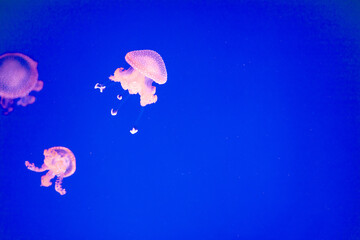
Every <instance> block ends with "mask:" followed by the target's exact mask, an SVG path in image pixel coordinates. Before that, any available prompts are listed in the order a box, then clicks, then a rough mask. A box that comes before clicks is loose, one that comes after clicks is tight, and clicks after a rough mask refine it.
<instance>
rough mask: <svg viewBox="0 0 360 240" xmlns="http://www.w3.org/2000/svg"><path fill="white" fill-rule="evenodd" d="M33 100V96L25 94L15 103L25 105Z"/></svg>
mask: <svg viewBox="0 0 360 240" xmlns="http://www.w3.org/2000/svg"><path fill="white" fill-rule="evenodd" d="M34 102H35V97H34V96H30V95H27V96H25V97H22V98H20V100H19V101H17V103H16V104H17V105H21V106H23V107H26V106H27V105H29V104H33V103H34Z"/></svg>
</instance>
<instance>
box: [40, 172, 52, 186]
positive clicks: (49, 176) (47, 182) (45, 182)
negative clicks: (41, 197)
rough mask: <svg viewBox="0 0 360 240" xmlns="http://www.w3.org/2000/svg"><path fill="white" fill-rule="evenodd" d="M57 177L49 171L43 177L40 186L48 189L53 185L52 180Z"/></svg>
mask: <svg viewBox="0 0 360 240" xmlns="http://www.w3.org/2000/svg"><path fill="white" fill-rule="evenodd" d="M54 177H55V174H54V173H53V171H51V170H49V171H48V172H47V173H46V174H45V175H44V176H41V184H40V186H43V187H48V186H50V185H51V184H52V182H51V179H53V178H54Z"/></svg>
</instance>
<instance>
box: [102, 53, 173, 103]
mask: <svg viewBox="0 0 360 240" xmlns="http://www.w3.org/2000/svg"><path fill="white" fill-rule="evenodd" d="M125 60H126V62H127V63H128V64H129V65H130V67H129V69H127V70H124V69H123V68H118V69H116V71H115V72H114V75H112V76H110V77H109V79H110V80H112V81H114V82H120V83H121V87H122V88H123V89H124V90H128V91H129V93H130V94H139V95H140V105H141V106H143V107H144V106H146V105H148V104H151V103H155V102H156V101H157V96H156V95H155V92H156V87H155V86H152V83H153V82H156V83H158V84H164V83H166V81H167V71H166V67H165V63H164V61H163V59H162V58H161V56H160V55H159V54H158V53H157V52H155V51H153V50H138V51H132V52H129V53H127V54H126V56H125Z"/></svg>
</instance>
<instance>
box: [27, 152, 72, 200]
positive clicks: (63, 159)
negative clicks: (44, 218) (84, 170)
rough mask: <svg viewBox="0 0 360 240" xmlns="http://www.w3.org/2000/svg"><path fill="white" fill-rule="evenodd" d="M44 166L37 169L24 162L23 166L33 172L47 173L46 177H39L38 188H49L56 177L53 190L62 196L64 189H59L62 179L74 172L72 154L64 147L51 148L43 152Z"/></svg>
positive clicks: (31, 164)
mask: <svg viewBox="0 0 360 240" xmlns="http://www.w3.org/2000/svg"><path fill="white" fill-rule="evenodd" d="M44 156H45V159H44V164H43V165H42V166H41V167H40V168H38V167H35V165H34V164H33V163H29V162H28V161H25V166H26V167H27V168H28V169H29V170H31V171H34V172H44V171H47V170H48V172H47V173H46V175H43V176H42V177H41V184H40V186H44V187H49V186H50V185H51V184H52V183H51V180H52V179H53V178H54V177H55V176H56V177H57V179H56V181H55V190H56V191H57V192H58V193H60V194H61V195H64V194H65V193H66V191H65V189H63V188H62V187H61V183H62V180H63V178H65V177H69V176H71V175H73V174H74V172H75V170H76V161H75V156H74V154H73V153H72V152H71V151H70V149H68V148H66V147H52V148H49V149H45V150H44Z"/></svg>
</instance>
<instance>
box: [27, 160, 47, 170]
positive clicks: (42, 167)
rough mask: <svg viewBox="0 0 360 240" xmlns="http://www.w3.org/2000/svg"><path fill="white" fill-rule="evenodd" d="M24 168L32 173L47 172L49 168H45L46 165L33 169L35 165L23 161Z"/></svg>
mask: <svg viewBox="0 0 360 240" xmlns="http://www.w3.org/2000/svg"><path fill="white" fill-rule="evenodd" d="M25 166H26V167H27V168H28V169H29V170H31V171H34V172H44V171H46V170H49V168H48V167H47V166H46V164H43V165H42V166H41V168H38V167H35V164H33V163H29V162H28V161H25Z"/></svg>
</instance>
